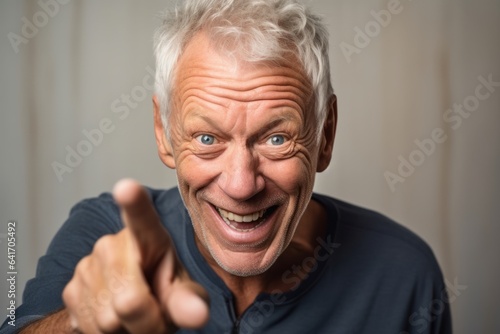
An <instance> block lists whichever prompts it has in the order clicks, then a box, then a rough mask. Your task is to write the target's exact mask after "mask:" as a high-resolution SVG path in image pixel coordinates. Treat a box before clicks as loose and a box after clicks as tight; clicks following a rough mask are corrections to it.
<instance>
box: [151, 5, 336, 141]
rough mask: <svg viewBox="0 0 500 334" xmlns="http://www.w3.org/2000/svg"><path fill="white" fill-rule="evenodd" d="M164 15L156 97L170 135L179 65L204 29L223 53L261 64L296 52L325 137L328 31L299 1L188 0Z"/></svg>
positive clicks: (328, 90)
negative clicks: (179, 61) (310, 90)
mask: <svg viewBox="0 0 500 334" xmlns="http://www.w3.org/2000/svg"><path fill="white" fill-rule="evenodd" d="M182 3H183V5H177V6H176V8H175V9H174V10H172V11H169V12H166V13H165V14H164V16H163V24H162V25H161V26H160V27H159V28H158V30H157V31H156V33H155V36H154V51H155V57H156V78H155V94H156V96H157V97H158V100H159V104H160V110H161V117H162V122H163V127H164V129H165V132H166V134H167V137H169V125H168V119H169V115H170V98H171V93H172V84H173V81H174V76H175V68H176V64H177V62H178V60H179V58H180V56H181V54H182V52H183V50H184V48H185V47H186V45H187V44H188V43H189V42H190V40H191V39H192V38H193V36H194V35H195V34H196V33H198V32H200V31H202V30H203V31H204V32H207V33H208V36H210V39H211V42H212V43H214V45H216V46H217V48H218V49H222V50H224V51H228V52H227V53H229V54H232V55H233V56H235V57H236V58H237V59H238V60H241V61H246V62H253V63H260V62H269V61H277V60H279V59H283V58H284V56H285V55H286V54H289V53H290V52H291V53H293V54H294V55H295V56H296V57H297V58H298V59H299V61H300V62H301V64H302V66H303V69H304V71H305V73H306V75H307V76H308V78H309V80H310V84H311V85H312V88H313V92H314V102H315V103H314V109H315V113H316V120H317V122H318V123H317V124H318V126H317V135H318V139H319V138H320V134H321V131H320V130H321V129H322V125H323V122H324V121H325V118H326V116H327V113H328V105H327V104H328V100H329V97H330V95H331V94H333V89H332V85H331V82H330V65H329V58H328V32H327V29H326V28H325V26H324V24H323V23H322V21H321V19H320V18H319V17H318V16H316V15H314V14H312V13H311V12H310V11H309V10H308V9H307V8H305V6H304V5H302V4H301V3H299V2H298V1H297V0H184V1H182Z"/></svg>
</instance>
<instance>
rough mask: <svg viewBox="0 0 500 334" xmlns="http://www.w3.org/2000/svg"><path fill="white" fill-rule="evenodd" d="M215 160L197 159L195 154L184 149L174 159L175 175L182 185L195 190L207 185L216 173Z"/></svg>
mask: <svg viewBox="0 0 500 334" xmlns="http://www.w3.org/2000/svg"><path fill="white" fill-rule="evenodd" d="M216 165H217V164H216V163H215V161H206V160H203V159H199V158H198V157H196V155H194V154H192V153H191V152H189V150H185V151H184V152H181V153H180V154H179V156H178V157H177V159H176V166H177V167H176V169H177V177H178V179H179V184H180V185H181V186H182V187H188V188H190V191H196V190H197V189H200V188H202V187H204V186H206V185H208V184H209V183H210V182H211V181H212V180H213V179H214V178H215V177H216V176H217V175H218V173H219V172H218V171H217V168H216Z"/></svg>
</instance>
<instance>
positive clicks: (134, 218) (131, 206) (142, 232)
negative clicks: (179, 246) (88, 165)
mask: <svg viewBox="0 0 500 334" xmlns="http://www.w3.org/2000/svg"><path fill="white" fill-rule="evenodd" d="M113 197H114V199H115V201H116V202H117V203H118V205H119V206H120V208H121V217H122V221H123V223H124V225H125V226H126V227H128V228H129V229H130V231H131V232H132V235H133V238H134V240H135V241H136V243H137V246H138V248H139V251H140V254H141V260H142V261H141V262H142V263H141V265H142V266H143V270H148V269H152V267H154V266H155V265H156V264H157V263H158V261H159V260H160V259H161V257H162V256H163V255H164V254H165V252H167V251H169V250H170V249H171V247H172V243H171V240H170V236H169V234H168V232H167V230H166V229H165V228H164V227H163V225H162V224H161V221H160V217H159V216H158V213H157V212H156V209H155V208H154V206H153V203H152V202H151V198H150V197H149V194H148V193H147V192H146V190H145V189H144V187H143V186H141V185H140V184H139V183H137V182H136V181H134V180H132V179H123V180H121V181H119V182H118V183H117V184H116V185H115V187H114V189H113Z"/></svg>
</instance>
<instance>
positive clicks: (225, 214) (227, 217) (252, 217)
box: [217, 208, 266, 231]
mask: <svg viewBox="0 0 500 334" xmlns="http://www.w3.org/2000/svg"><path fill="white" fill-rule="evenodd" d="M217 210H218V211H219V213H220V215H221V217H222V218H223V219H224V221H225V222H226V223H227V224H228V225H229V226H231V227H233V228H235V227H234V226H232V225H231V222H237V223H241V222H245V223H251V222H254V221H257V220H259V219H260V218H262V216H264V213H265V212H266V210H260V211H258V212H254V213H251V214H249V215H244V216H240V215H238V214H236V213H234V212H229V211H226V210H224V209H221V208H217ZM256 227H257V226H255V227H253V228H251V229H248V230H245V231H251V230H253V229H255V228H256ZM235 229H237V228H235ZM237 230H239V231H240V230H241V229H237Z"/></svg>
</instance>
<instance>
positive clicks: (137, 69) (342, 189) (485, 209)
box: [0, 0, 500, 333]
mask: <svg viewBox="0 0 500 334" xmlns="http://www.w3.org/2000/svg"><path fill="white" fill-rule="evenodd" d="M59 1H60V2H61V3H62V2H63V1H62V0H59ZM51 2H52V3H53V1H49V0H41V1H40V2H36V1H7V0H1V1H0V55H1V56H0V68H1V72H0V73H1V74H0V87H1V89H0V108H1V109H0V110H1V113H2V114H1V121H0V127H1V129H0V130H1V131H0V136H1V137H0V147H1V155H0V159H1V198H0V219H1V220H0V221H1V225H0V226H1V230H0V233H3V234H0V242H1V243H0V248H1V250H2V255H1V260H0V261H1V262H0V264H1V268H2V270H3V271H5V272H6V271H7V270H6V269H3V268H7V267H6V255H5V254H6V248H5V246H6V242H5V241H6V240H5V234H4V233H5V232H6V223H7V221H8V220H9V219H16V220H17V221H18V229H17V244H18V246H17V258H16V259H17V262H18V271H19V275H18V281H17V287H18V291H17V292H18V293H19V292H20V291H22V288H23V286H24V284H25V282H26V280H27V279H29V278H30V277H32V276H33V275H34V273H35V267H36V261H37V259H38V257H39V256H40V255H42V254H43V253H44V252H45V250H46V247H47V245H48V243H49V241H50V240H51V238H52V236H53V235H54V233H55V232H56V230H57V229H58V228H59V226H60V225H61V224H62V222H63V221H64V220H65V218H66V217H67V214H68V211H69V209H70V208H71V206H72V205H73V204H74V203H75V202H77V201H78V200H80V199H82V198H85V197H90V196H96V195H98V194H99V193H100V192H103V191H109V190H110V189H111V188H112V186H113V184H114V183H115V182H116V181H117V180H118V179H120V178H122V177H134V178H136V179H138V180H140V181H141V182H142V183H144V184H146V185H149V186H153V187H169V186H173V185H175V177H174V173H173V172H172V171H170V170H167V169H166V168H165V167H164V166H163V165H162V164H161V163H160V161H159V159H158V158H157V155H156V150H155V143H154V138H153V132H152V117H151V102H150V93H151V92H150V91H149V90H148V89H147V88H148V87H149V85H150V82H151V80H150V79H151V78H150V74H149V72H150V69H152V68H154V65H153V58H152V37H151V36H152V32H153V30H154V28H155V27H156V26H157V25H158V23H159V20H158V19H157V18H156V16H155V15H156V14H157V13H158V11H160V10H161V9H163V8H164V7H166V6H171V4H172V2H171V1H166V0H162V1H159V0H155V1H140V2H139V1H131V0H128V1H118V0H113V1H97V0H92V1H90V0H87V1H67V0H65V1H64V2H68V3H67V4H64V5H59V6H58V8H57V10H55V8H54V7H52V10H53V11H54V13H51V14H53V15H51V16H53V17H50V16H49V15H47V14H45V18H47V20H46V21H47V22H44V14H43V10H44V9H43V8H42V6H41V5H40V3H42V4H43V3H51ZM308 2H310V4H311V5H312V6H313V7H314V8H315V9H316V10H317V12H319V13H321V14H322V15H323V16H324V17H325V20H326V21H327V23H328V26H329V29H330V31H331V35H332V38H331V55H332V78H333V83H334V88H335V90H336V93H337V95H338V98H339V109H340V116H339V118H340V120H339V128H338V137H337V142H336V145H335V154H334V160H333V163H332V165H331V166H330V168H329V169H328V171H327V172H325V173H323V174H322V175H320V176H319V180H318V182H317V187H316V190H317V191H320V192H323V193H327V194H331V195H334V196H337V197H339V198H342V199H344V200H347V201H351V202H354V203H357V204H359V205H362V206H366V207H370V208H373V209H375V210H378V211H381V212H383V213H385V214H387V215H388V216H390V217H392V218H394V219H395V220H397V221H399V222H400V223H401V224H403V225H405V226H407V227H409V228H410V229H411V230H413V231H415V232H416V233H418V234H419V235H420V236H422V237H423V238H424V239H425V240H426V241H427V242H428V243H429V244H430V245H431V247H432V248H433V250H434V252H435V254H436V256H437V258H438V261H439V262H440V264H441V266H442V269H443V272H444V275H445V277H446V280H447V281H449V282H454V281H456V282H457V283H458V284H459V285H466V286H467V288H465V289H464V288H463V287H462V290H458V291H457V293H453V294H452V297H453V296H454V297H456V298H452V299H453V303H452V310H453V316H454V326H455V333H500V325H499V324H498V319H496V317H497V316H498V312H499V311H500V308H499V307H498V299H499V298H500V293H499V292H500V289H499V287H498V282H499V279H500V268H499V265H500V261H499V260H498V256H499V255H500V246H499V245H500V243H499V242H498V238H499V236H500V226H499V222H500V218H499V217H500V205H499V204H498V202H499V198H500V176H499V171H500V149H499V144H500V133H499V131H498V130H499V124H500V87H496V88H494V91H493V92H492V93H491V94H490V96H489V97H488V98H485V99H484V100H481V101H479V105H478V106H473V107H474V108H475V109H476V110H475V111H473V112H471V113H470V115H469V116H467V118H465V117H459V119H457V118H456V119H455V120H454V121H453V122H450V121H448V122H447V121H445V120H444V119H443V115H445V113H446V112H447V110H448V109H449V108H451V107H452V106H453V104H463V103H464V101H466V102H474V98H473V96H474V94H475V89H476V87H477V86H478V85H479V84H480V81H479V80H478V77H480V76H482V77H483V78H485V79H487V78H488V76H490V75H492V79H493V80H494V81H496V82H499V81H500V65H499V60H500V38H499V33H500V1H498V0H495V1H487V0H481V1H474V2H473V1H466V0H459V1H452V0H442V1H434V0H418V1H417V0H413V1H411V0H401V2H400V5H399V7H396V8H397V10H398V11H399V12H398V13H397V14H392V15H391V18H390V20H388V19H387V18H386V19H387V20H386V22H384V26H381V25H380V24H377V23H376V21H375V18H374V15H373V14H372V13H371V11H374V12H380V10H387V8H388V6H390V4H391V3H392V1H361V0H355V1H353V0H343V1H340V0H336V1H329V0H328V1H327V0H322V1H319V0H315V1H308ZM40 12H42V14H40ZM23 17H25V18H26V19H27V20H28V21H30V22H32V23H33V22H34V21H33V20H34V19H36V20H38V21H36V22H38V25H39V26H40V28H38V31H37V32H36V33H34V32H33V31H31V35H30V38H27V39H26V40H25V42H26V43H22V44H20V45H18V46H17V48H18V50H16V47H13V46H12V43H11V42H10V41H9V33H14V34H17V35H19V36H23V35H22V34H23V32H22V28H23V25H24V24H25V23H24V21H23V20H22V18H23ZM377 27H378V28H377ZM357 28H359V29H360V30H362V31H364V30H365V28H368V29H372V30H369V32H370V34H371V37H370V36H368V38H369V41H368V40H365V41H364V43H365V44H367V45H361V44H362V43H361V42H363V41H360V40H359V36H358V39H356V34H357V32H356V31H358V30H356V29H357ZM10 36H11V37H12V36H13V35H12V34H10ZM356 42H357V44H356ZM360 43H361V44H360ZM347 44H349V45H351V46H356V45H357V46H358V50H357V51H356V52H357V53H353V54H352V55H351V56H350V57H346V55H345V54H344V53H343V52H342V49H341V46H344V47H345V46H346V45H347ZM16 51H17V52H16ZM145 92H146V93H147V94H144V93H145ZM481 92H483V93H485V92H487V91H486V90H482V91H481ZM125 95H129V96H130V100H129V101H128V103H129V104H128V105H127V104H126V103H127V102H124V101H121V99H123V98H126V97H125ZM120 108H121V109H120ZM457 115H458V114H455V115H454V117H457ZM448 116H450V114H448ZM106 119H107V120H106ZM101 122H104V123H105V122H109V124H107V125H106V126H105V127H107V128H109V129H108V130H110V129H112V131H111V132H110V133H107V134H104V136H103V139H102V142H100V143H98V144H97V145H92V147H91V150H92V152H91V153H90V154H89V155H88V156H86V157H83V160H82V161H81V162H80V163H79V164H78V165H77V166H76V167H75V168H73V170H72V171H71V173H70V172H67V173H64V174H63V175H62V176H61V180H59V179H58V177H57V176H56V174H55V172H54V170H53V167H52V164H53V163H54V162H59V163H61V164H66V163H65V157H66V154H67V150H66V147H67V146H70V147H71V148H73V149H77V145H78V143H79V142H80V141H82V140H84V139H85V135H84V134H83V132H82V131H84V130H87V131H90V130H92V129H95V128H97V127H99V126H100V124H101ZM458 122H460V124H458ZM451 125H454V126H455V127H456V128H455V129H454V128H452V127H451ZM434 129H438V130H437V131H439V129H442V130H443V131H444V133H445V136H446V140H444V141H443V142H442V143H437V144H435V148H434V150H433V151H432V152H431V154H429V155H428V156H427V155H426V156H423V159H421V161H417V163H419V164H420V165H419V166H417V167H416V168H415V169H414V170H413V172H412V173H411V175H407V177H405V181H404V182H400V183H397V184H395V185H394V191H392V190H391V188H390V186H389V185H388V183H387V181H386V179H385V176H384V173H385V172H387V171H389V172H392V173H397V169H398V165H399V164H400V160H399V156H402V157H403V158H404V159H410V156H412V157H413V158H414V159H415V158H418V154H419V153H415V152H416V150H417V149H418V146H417V145H416V143H415V140H421V141H423V140H426V139H429V138H432V137H431V133H432V132H433V131H434ZM108 132H109V131H108ZM83 148H85V147H83ZM420 158H422V156H421V157H420ZM0 276H3V275H0ZM0 302H2V304H1V305H0V306H2V307H1V308H0V309H1V310H5V308H4V307H3V305H5V303H6V302H7V292H6V288H5V281H4V280H3V279H2V283H1V285H0ZM19 302H20V298H19ZM422 307H424V308H426V307H427V308H428V307H429V305H422ZM2 312H4V311H0V316H2V317H3V314H2Z"/></svg>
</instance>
